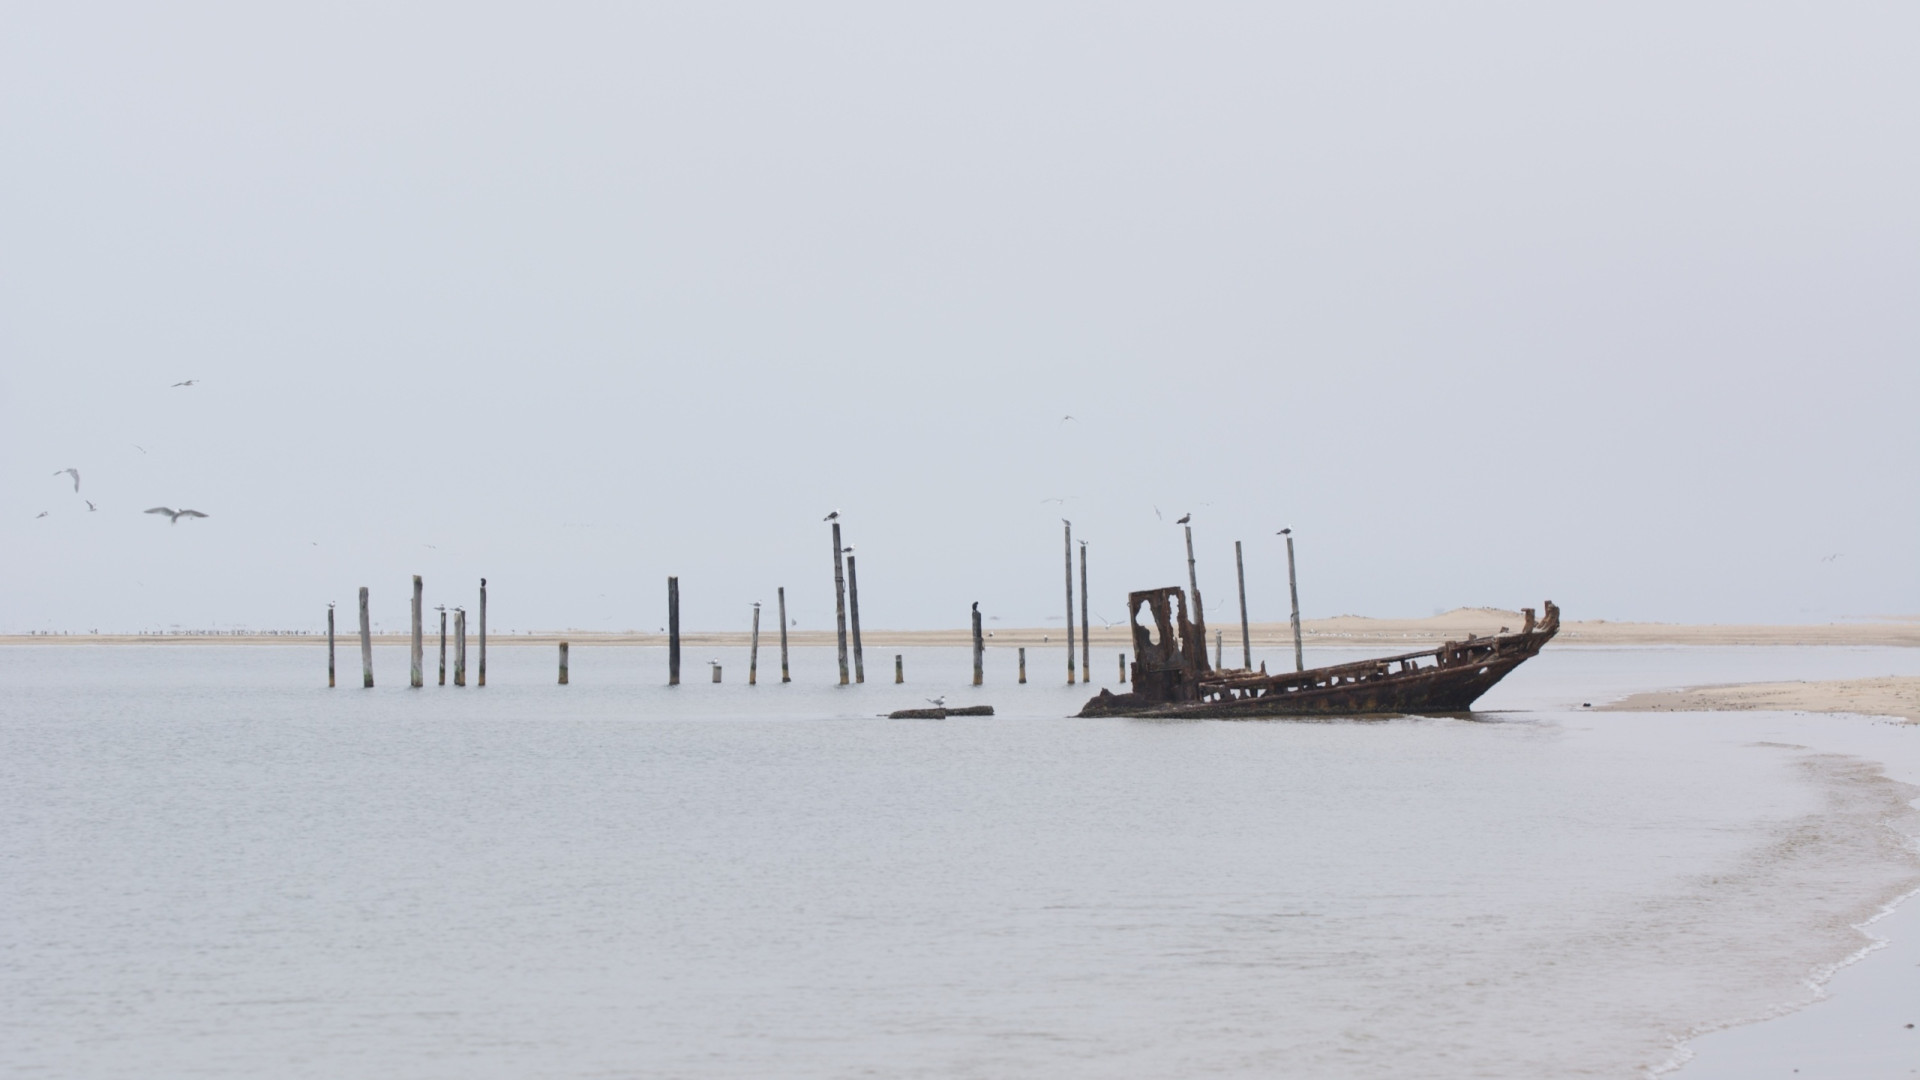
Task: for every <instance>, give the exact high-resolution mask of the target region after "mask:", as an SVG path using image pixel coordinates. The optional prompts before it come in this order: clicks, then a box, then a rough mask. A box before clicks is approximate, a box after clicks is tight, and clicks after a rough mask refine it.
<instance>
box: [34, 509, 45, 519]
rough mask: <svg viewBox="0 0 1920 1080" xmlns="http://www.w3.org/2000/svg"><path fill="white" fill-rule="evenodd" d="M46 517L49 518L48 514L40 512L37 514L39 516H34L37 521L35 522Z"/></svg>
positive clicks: (43, 511)
mask: <svg viewBox="0 0 1920 1080" xmlns="http://www.w3.org/2000/svg"><path fill="white" fill-rule="evenodd" d="M46 516H47V512H46V511H45V510H42V511H40V512H39V513H37V514H35V515H33V520H35V521H39V520H40V519H41V518H43V517H46Z"/></svg>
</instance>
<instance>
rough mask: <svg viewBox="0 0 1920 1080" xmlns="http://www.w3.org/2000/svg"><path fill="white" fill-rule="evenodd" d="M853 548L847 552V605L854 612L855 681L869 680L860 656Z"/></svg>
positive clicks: (858, 577) (857, 579)
mask: <svg viewBox="0 0 1920 1080" xmlns="http://www.w3.org/2000/svg"><path fill="white" fill-rule="evenodd" d="M854 558H855V556H854V554H853V552H852V550H851V549H849V550H848V552H847V607H848V609H849V610H850V611H852V613H853V681H854V682H857V683H863V682H866V681H867V665H866V663H865V662H864V661H863V660H861V658H860V575H859V574H856V573H854V566H853V560H854Z"/></svg>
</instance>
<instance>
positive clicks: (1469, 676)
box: [1080, 588, 1560, 720]
mask: <svg viewBox="0 0 1920 1080" xmlns="http://www.w3.org/2000/svg"><path fill="white" fill-rule="evenodd" d="M1143 611H1144V612H1146V613H1147V615H1148V616H1149V618H1150V621H1151V625H1150V626H1146V625H1142V624H1141V621H1140V616H1141V613H1142V612H1143ZM1545 611H1546V617H1545V618H1544V619H1540V620H1537V621H1536V620H1535V618H1534V612H1533V609H1532V608H1527V609H1525V610H1524V612H1523V613H1522V614H1523V616H1524V618H1525V620H1526V621H1525V624H1524V625H1523V627H1522V628H1521V630H1520V631H1519V632H1518V633H1501V634H1495V635H1493V636H1491V637H1473V636H1469V637H1468V638H1467V640H1465V641H1449V642H1447V643H1446V644H1444V645H1442V646H1440V647H1439V648H1437V649H1427V650H1425V651H1422V652H1412V653H1402V654H1400V655H1398V656H1383V657H1380V658H1378V659H1375V660H1362V661H1359V662H1357V663H1351V664H1336V665H1334V666H1332V667H1323V668H1313V669H1312V670H1309V671H1295V672H1288V673H1286V674H1281V675H1269V674H1267V673H1266V671H1265V670H1264V669H1263V670H1259V671H1249V670H1246V669H1245V668H1220V669H1216V668H1214V667H1212V666H1211V665H1210V664H1208V663H1207V645H1206V642H1207V630H1206V625H1205V623H1202V622H1198V621H1197V620H1189V618H1188V616H1187V601H1186V594H1185V592H1184V591H1182V590H1181V589H1179V588H1167V589H1148V590H1146V591H1144V592H1136V593H1130V594H1128V596H1127V612H1128V615H1129V617H1130V619H1131V621H1132V624H1133V672H1132V674H1133V690H1132V692H1131V693H1126V694H1115V693H1113V692H1111V691H1108V690H1102V691H1101V692H1100V694H1099V696H1098V697H1095V698H1094V699H1093V700H1091V701H1089V702H1087V704H1086V707H1085V708H1083V709H1081V710H1080V715H1081V716H1150V717H1195V718H1217V719H1228V720H1239V719H1247V720H1251V719H1258V718H1262V717H1282V716H1366V715H1383V714H1394V713H1454V712H1466V711H1467V710H1468V709H1469V708H1471V707H1472V705H1473V703H1474V701H1475V700H1476V699H1478V698H1479V697H1480V695H1482V694H1484V693H1486V692H1487V691H1488V690H1489V689H1491V688H1492V686H1493V684H1494V683H1497V682H1499V681H1500V680H1501V678H1503V677H1504V676H1505V675H1506V674H1507V672H1509V671H1512V670H1513V669H1514V668H1516V667H1519V666H1520V664H1521V663H1522V662H1523V661H1525V660H1527V659H1528V658H1529V657H1531V656H1533V655H1534V654H1535V653H1537V652H1539V651H1540V648H1541V646H1543V645H1545V644H1546V643H1547V642H1548V641H1550V640H1552V639H1553V635H1554V634H1556V633H1558V632H1559V630H1560V609H1559V608H1558V607H1555V606H1554V603H1553V601H1551V600H1549V601H1547V602H1546V605H1545Z"/></svg>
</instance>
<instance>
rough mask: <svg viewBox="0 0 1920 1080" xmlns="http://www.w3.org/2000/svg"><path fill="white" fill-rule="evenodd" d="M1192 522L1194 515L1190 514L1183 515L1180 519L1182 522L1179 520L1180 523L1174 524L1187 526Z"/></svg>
mask: <svg viewBox="0 0 1920 1080" xmlns="http://www.w3.org/2000/svg"><path fill="white" fill-rule="evenodd" d="M1192 520H1193V515H1192V514H1191V513H1188V514H1183V515H1181V517H1180V520H1178V521H1176V522H1174V524H1175V525H1185V524H1186V523H1187V522H1189V521H1192Z"/></svg>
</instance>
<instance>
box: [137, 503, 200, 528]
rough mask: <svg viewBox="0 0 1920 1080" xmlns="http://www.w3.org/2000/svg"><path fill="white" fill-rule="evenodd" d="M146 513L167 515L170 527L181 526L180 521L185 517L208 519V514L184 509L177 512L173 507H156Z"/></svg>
mask: <svg viewBox="0 0 1920 1080" xmlns="http://www.w3.org/2000/svg"><path fill="white" fill-rule="evenodd" d="M146 513H149V514H165V515H167V524H169V525H178V524H180V519H181V518H183V517H184V518H197V517H206V516H207V515H206V514H203V513H201V512H200V511H198V510H184V509H183V510H175V509H173V508H172V507H169V506H156V507H154V508H153V509H151V510H148V511H146Z"/></svg>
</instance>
